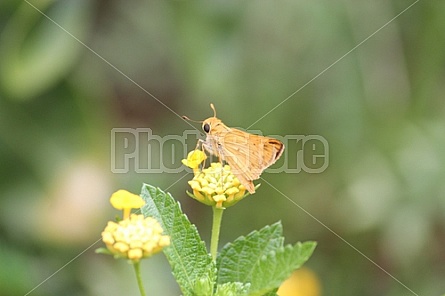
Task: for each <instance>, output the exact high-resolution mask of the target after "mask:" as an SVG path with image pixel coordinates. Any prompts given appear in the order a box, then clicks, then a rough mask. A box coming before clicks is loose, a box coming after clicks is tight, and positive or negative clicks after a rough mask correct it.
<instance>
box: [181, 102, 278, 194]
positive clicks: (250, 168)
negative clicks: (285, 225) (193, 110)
mask: <svg viewBox="0 0 445 296" xmlns="http://www.w3.org/2000/svg"><path fill="white" fill-rule="evenodd" d="M210 107H211V108H212V110H213V117H209V118H207V119H205V120H203V121H198V122H200V123H201V122H202V129H203V131H204V132H205V133H206V139H205V140H200V142H198V145H199V143H201V144H202V147H203V148H204V149H205V150H206V151H208V152H209V153H210V154H213V155H215V156H217V157H218V158H219V159H220V160H221V161H225V162H227V163H228V164H229V166H230V168H231V171H232V173H233V174H234V175H235V176H236V177H237V178H238V180H239V181H240V182H241V184H243V185H244V187H246V189H247V190H248V191H249V192H250V193H251V194H252V193H255V186H254V184H253V180H256V179H258V178H259V177H260V175H261V173H262V172H263V171H264V170H265V169H266V168H268V167H269V166H271V165H272V164H274V163H275V162H276V161H277V160H278V159H279V158H280V156H281V155H282V154H283V151H284V144H283V143H282V142H281V141H279V140H277V139H274V138H270V137H264V136H259V135H254V134H251V133H248V132H245V131H242V130H240V129H236V128H230V127H228V126H226V125H225V124H224V123H223V122H222V121H221V119H219V118H217V117H216V110H215V106H214V105H213V104H210ZM183 118H184V119H187V120H190V121H193V120H191V119H189V118H188V117H186V116H183Z"/></svg>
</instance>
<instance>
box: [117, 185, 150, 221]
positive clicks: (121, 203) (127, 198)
mask: <svg viewBox="0 0 445 296" xmlns="http://www.w3.org/2000/svg"><path fill="white" fill-rule="evenodd" d="M110 203H111V205H112V206H113V207H114V208H115V209H118V210H123V211H124V215H123V216H124V217H123V218H124V219H128V217H129V216H130V211H131V209H139V208H141V207H142V206H143V205H144V204H145V201H144V200H143V199H142V198H141V197H140V196H139V195H136V194H133V193H131V192H128V191H127V190H122V189H121V190H118V191H116V192H115V193H113V194H112V195H111V198H110Z"/></svg>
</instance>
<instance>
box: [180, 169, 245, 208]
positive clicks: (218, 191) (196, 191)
mask: <svg viewBox="0 0 445 296" xmlns="http://www.w3.org/2000/svg"><path fill="white" fill-rule="evenodd" d="M188 183H189V185H190V187H192V189H193V194H191V193H189V192H187V194H188V195H189V196H190V197H192V198H194V199H196V200H198V201H199V202H201V203H203V204H206V205H209V206H215V207H217V208H227V207H230V206H233V205H234V204H236V203H237V202H238V201H240V200H241V199H243V198H244V197H246V196H247V195H248V193H247V194H246V188H245V187H244V186H243V185H242V184H241V183H240V181H239V180H238V178H236V177H235V176H234V175H233V174H232V172H231V171H230V166H229V165H224V166H222V165H221V163H219V162H214V163H211V164H210V167H208V168H205V169H203V170H202V171H197V172H195V176H194V177H193V179H192V180H191V181H189V182H188Z"/></svg>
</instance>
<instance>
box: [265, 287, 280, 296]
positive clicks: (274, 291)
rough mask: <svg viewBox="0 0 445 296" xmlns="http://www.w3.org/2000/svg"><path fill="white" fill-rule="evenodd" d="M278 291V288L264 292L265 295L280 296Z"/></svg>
mask: <svg viewBox="0 0 445 296" xmlns="http://www.w3.org/2000/svg"><path fill="white" fill-rule="evenodd" d="M277 291H278V288H276V289H273V290H272V291H270V292H268V293H266V294H264V295H263V296H278V295H277Z"/></svg>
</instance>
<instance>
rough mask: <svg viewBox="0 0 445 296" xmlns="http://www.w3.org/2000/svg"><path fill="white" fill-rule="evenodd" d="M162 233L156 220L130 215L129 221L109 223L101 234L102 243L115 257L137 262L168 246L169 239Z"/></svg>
mask: <svg viewBox="0 0 445 296" xmlns="http://www.w3.org/2000/svg"><path fill="white" fill-rule="evenodd" d="M162 232H163V229H162V227H161V225H160V224H159V222H158V221H156V219H154V218H151V217H147V218H144V216H143V215H136V214H131V216H130V217H129V219H124V220H121V221H119V222H117V223H116V222H112V221H109V222H108V225H107V227H106V228H105V230H104V231H103V232H102V241H103V242H104V243H105V245H106V246H107V249H108V250H109V251H110V252H111V253H112V254H113V255H114V256H115V257H118V258H127V259H129V260H131V261H133V262H139V260H140V259H142V258H146V257H150V256H152V255H154V254H156V253H159V252H160V251H161V250H162V249H163V248H164V247H166V246H168V245H170V237H169V236H168V235H162Z"/></svg>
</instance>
